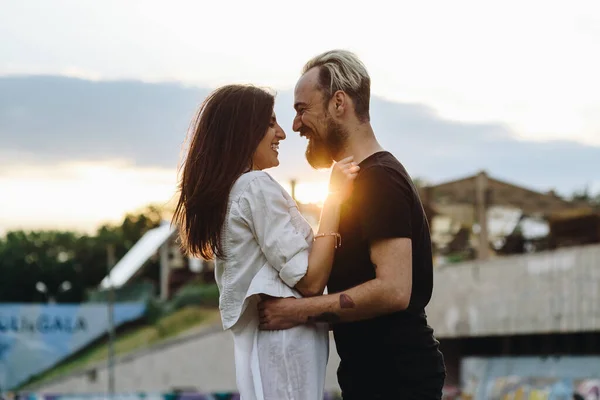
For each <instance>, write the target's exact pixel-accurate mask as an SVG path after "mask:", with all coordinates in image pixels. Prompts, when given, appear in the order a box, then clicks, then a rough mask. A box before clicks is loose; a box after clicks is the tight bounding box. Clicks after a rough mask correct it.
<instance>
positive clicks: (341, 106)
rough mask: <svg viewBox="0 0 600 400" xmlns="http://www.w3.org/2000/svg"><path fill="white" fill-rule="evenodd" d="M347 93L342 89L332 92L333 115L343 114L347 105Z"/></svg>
mask: <svg viewBox="0 0 600 400" xmlns="http://www.w3.org/2000/svg"><path fill="white" fill-rule="evenodd" d="M348 100H349V99H348V95H347V94H346V92H344V91H343V90H338V91H337V92H335V93H334V94H333V97H332V98H331V102H332V107H333V111H332V113H333V115H336V116H338V117H340V116H342V115H343V114H344V111H345V110H346V108H347V107H348Z"/></svg>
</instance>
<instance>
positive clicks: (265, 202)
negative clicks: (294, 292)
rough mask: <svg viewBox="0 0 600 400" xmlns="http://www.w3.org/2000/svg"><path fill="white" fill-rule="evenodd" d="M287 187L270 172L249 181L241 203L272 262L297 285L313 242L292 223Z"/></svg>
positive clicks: (286, 281) (247, 218) (257, 238)
mask: <svg viewBox="0 0 600 400" xmlns="http://www.w3.org/2000/svg"><path fill="white" fill-rule="evenodd" d="M282 190H283V188H282V187H281V186H280V185H279V184H278V183H277V182H275V181H274V180H273V179H272V178H271V177H269V176H268V175H266V174H265V175H260V176H258V177H257V178H255V179H254V180H252V182H250V183H249V185H248V188H247V189H246V190H245V191H244V193H243V194H242V196H241V197H240V200H239V204H240V208H241V210H242V212H243V216H244V217H245V219H246V223H247V224H248V226H250V229H252V232H253V234H254V237H255V238H256V240H257V242H258V244H259V246H260V248H261V249H262V252H263V253H264V255H265V257H266V258H267V260H268V261H269V264H271V266H273V268H275V269H276V270H277V271H279V276H280V278H281V279H282V280H283V281H284V282H285V284H286V285H288V286H289V287H291V288H293V287H294V286H296V284H297V283H298V281H299V280H300V279H302V277H303V276H304V275H306V271H307V270H308V253H309V245H308V243H307V242H306V239H305V238H304V236H303V235H302V234H301V233H300V232H298V230H296V228H295V227H294V225H293V224H292V217H291V214H290V205H289V203H288V200H287V199H286V198H285V197H284V195H283V193H282Z"/></svg>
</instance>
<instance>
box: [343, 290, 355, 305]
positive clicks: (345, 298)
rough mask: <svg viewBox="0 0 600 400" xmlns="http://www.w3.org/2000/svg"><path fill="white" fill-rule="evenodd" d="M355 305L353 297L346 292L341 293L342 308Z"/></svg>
mask: <svg viewBox="0 0 600 400" xmlns="http://www.w3.org/2000/svg"><path fill="white" fill-rule="evenodd" d="M355 306H356V305H355V304H354V300H352V297H350V296H348V295H347V294H346V293H342V294H340V308H354V307H355Z"/></svg>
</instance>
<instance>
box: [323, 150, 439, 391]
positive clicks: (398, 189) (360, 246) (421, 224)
mask: <svg viewBox="0 0 600 400" xmlns="http://www.w3.org/2000/svg"><path fill="white" fill-rule="evenodd" d="M360 168H361V169H360V173H359V175H358V177H357V178H356V181H355V185H354V190H353V193H352V195H351V197H350V198H349V199H348V200H347V201H346V202H345V203H344V204H343V205H342V210H341V217H340V228H339V230H340V234H341V236H342V246H341V247H340V248H339V249H338V250H337V252H336V255H335V261H334V265H333V269H332V272H331V276H330V278H329V282H328V291H329V293H338V292H341V291H344V290H347V289H349V288H352V287H354V286H357V285H360V284H361V283H364V282H366V281H369V280H371V279H374V278H375V268H374V266H373V263H372V262H371V259H370V255H369V243H370V242H371V241H373V240H377V239H386V238H410V239H411V240H412V257H413V259H412V280H413V283H412V294H411V299H410V303H409V306H408V308H407V310H405V311H401V312H397V313H393V314H388V315H384V316H381V317H377V318H373V319H369V320H364V321H358V322H351V323H339V324H335V325H334V326H333V332H334V336H335V342H336V347H337V351H338V354H339V356H340V358H341V364H340V368H339V370H338V381H339V383H340V386H341V388H342V390H343V391H344V392H364V391H368V390H373V388H374V387H378V388H380V389H381V390H384V391H385V390H386V389H385V387H386V385H395V384H397V382H398V379H410V378H414V379H421V378H423V379H425V378H428V377H434V376H439V375H440V373H443V372H444V370H445V368H444V361H443V357H442V355H441V353H440V352H439V350H438V345H439V343H438V342H437V340H436V339H435V338H434V336H433V329H431V328H430V327H429V326H428V325H427V317H426V315H425V310H424V309H425V306H426V305H427V303H429V300H430V298H431V293H432V290H433V261H432V251H431V238H430V234H429V225H428V223H427V218H426V216H425V212H424V210H423V206H422V203H421V200H420V198H419V195H418V192H417V189H416V188H415V186H414V184H413V182H412V180H411V178H410V176H409V175H408V173H407V172H406V170H405V169H404V167H403V166H402V164H401V163H400V162H399V161H398V160H397V159H396V158H395V157H394V156H393V155H392V154H390V153H388V152H386V151H382V152H378V153H375V154H373V155H371V156H370V157H368V158H366V159H365V160H364V161H362V162H361V163H360ZM374 385H376V386H374Z"/></svg>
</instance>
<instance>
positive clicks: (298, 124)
mask: <svg viewBox="0 0 600 400" xmlns="http://www.w3.org/2000/svg"><path fill="white" fill-rule="evenodd" d="M300 128H302V118H301V117H300V116H299V115H296V117H294V122H293V123H292V130H293V131H294V132H300Z"/></svg>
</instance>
